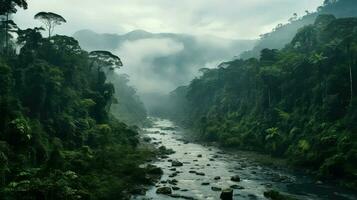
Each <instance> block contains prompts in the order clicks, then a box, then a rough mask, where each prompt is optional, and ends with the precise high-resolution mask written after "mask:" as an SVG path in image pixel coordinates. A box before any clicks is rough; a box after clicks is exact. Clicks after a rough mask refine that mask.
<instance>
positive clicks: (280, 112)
mask: <svg viewBox="0 0 357 200" xmlns="http://www.w3.org/2000/svg"><path fill="white" fill-rule="evenodd" d="M356 28H357V18H341V19H336V17H334V16H333V15H320V16H318V17H317V19H316V21H315V23H314V24H312V25H308V26H305V27H303V28H301V29H300V30H299V31H298V32H297V34H296V35H295V37H294V38H293V39H292V42H291V43H289V44H288V45H286V47H285V48H283V49H282V50H277V49H263V50H262V51H261V54H260V58H259V59H256V58H250V59H246V60H243V59H237V60H233V61H229V62H224V63H222V64H221V65H220V66H218V68H217V69H207V68H203V69H201V71H202V75H201V76H200V77H198V78H196V79H194V80H193V81H192V82H191V83H190V84H189V85H188V86H182V87H179V88H177V89H176V90H175V91H173V92H172V93H171V95H170V97H171V99H170V101H171V102H173V103H172V105H171V106H169V108H168V113H175V114H174V115H170V114H168V116H170V117H171V118H172V119H174V120H175V121H178V122H180V123H182V124H184V125H185V126H186V127H189V128H191V129H194V130H196V131H195V132H194V133H195V135H196V136H198V137H199V138H200V139H202V140H205V141H210V142H215V141H216V142H219V143H220V144H221V145H222V146H226V147H235V148H240V149H246V150H254V151H260V152H268V153H269V154H271V155H274V156H283V157H286V158H289V159H290V160H291V162H292V163H293V164H294V165H297V166H303V167H305V168H309V169H311V170H313V172H314V173H316V175H317V176H319V177H320V178H322V179H338V180H341V181H342V180H343V181H346V182H343V183H345V184H348V185H349V186H350V187H356V186H357V185H356V184H357V182H356V178H357V177H356V175H357V174H356V172H357V171H356V169H357V166H356V160H357V157H356V156H357V146H356V145H357V138H356V132H357V126H356V125H357V115H356V109H357V98H356V96H355V94H356V93H357V89H356V87H357V84H356V82H355V81H354V80H356V79H357V73H356V71H357V68H356V67H357V65H356V64H357V29H356Z"/></svg>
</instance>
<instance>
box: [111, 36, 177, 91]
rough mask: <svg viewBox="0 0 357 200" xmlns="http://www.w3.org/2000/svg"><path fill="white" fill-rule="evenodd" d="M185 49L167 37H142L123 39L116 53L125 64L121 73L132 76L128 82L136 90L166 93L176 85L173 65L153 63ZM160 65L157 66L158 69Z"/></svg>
mask: <svg viewBox="0 0 357 200" xmlns="http://www.w3.org/2000/svg"><path fill="white" fill-rule="evenodd" d="M183 50H184V45H183V44H182V43H179V42H176V41H174V40H173V39H170V38H160V39H141V40H135V41H126V42H124V43H123V44H122V45H121V46H119V47H118V50H117V51H116V52H115V53H116V54H117V55H120V57H121V59H122V61H123V62H124V64H125V66H124V67H123V68H122V70H121V72H123V73H126V74H128V75H129V76H130V77H131V82H132V83H134V85H135V87H136V88H138V90H139V92H145V93H165V92H168V91H170V90H172V89H174V88H175V87H176V86H177V85H176V83H175V82H174V81H173V80H176V78H175V76H179V74H177V73H176V71H175V69H176V68H177V67H176V66H172V64H171V65H166V66H156V65H155V64H154V61H155V60H156V59H159V58H162V57H167V56H170V55H174V54H177V53H179V52H181V51H183ZM158 68H160V69H158Z"/></svg>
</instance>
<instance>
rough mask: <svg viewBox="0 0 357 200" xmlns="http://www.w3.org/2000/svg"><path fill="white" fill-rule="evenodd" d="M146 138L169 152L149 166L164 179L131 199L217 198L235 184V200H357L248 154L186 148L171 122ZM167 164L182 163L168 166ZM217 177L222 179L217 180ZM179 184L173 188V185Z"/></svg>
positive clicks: (160, 124)
mask: <svg viewBox="0 0 357 200" xmlns="http://www.w3.org/2000/svg"><path fill="white" fill-rule="evenodd" d="M144 131H145V136H146V137H150V138H152V142H153V143H154V144H155V145H157V147H159V146H165V147H167V148H170V149H173V150H174V151H175V153H174V154H171V155H169V156H168V158H162V159H159V160H156V161H153V162H152V163H151V164H153V165H155V166H158V167H160V168H162V170H163V171H164V175H163V176H162V177H161V181H160V182H159V183H157V184H156V185H155V186H152V187H150V188H148V191H147V192H146V195H145V196H136V197H133V199H137V200H140V199H145V200H146V199H153V200H165V199H174V198H173V197H170V196H166V195H161V194H156V190H157V188H159V187H164V186H167V187H173V188H174V189H175V190H173V194H175V195H177V196H181V198H180V197H179V198H176V199H185V198H186V199H189V198H191V199H207V200H209V199H212V200H215V199H219V196H220V193H221V192H220V191H214V190H213V189H212V187H215V189H216V190H219V188H222V189H224V188H229V187H231V186H232V185H235V188H236V189H234V197H233V199H266V198H265V197H264V195H263V193H264V192H265V191H267V190H271V189H275V190H278V191H279V192H282V193H283V194H289V195H291V196H293V197H295V198H297V199H304V200H305V199H307V200H308V199H331V200H342V199H343V200H344V199H346V200H352V199H357V195H356V193H354V192H352V191H348V190H344V189H342V188H338V187H336V186H333V185H329V184H325V183H317V182H316V180H313V179H312V178H310V177H309V176H307V175H305V174H303V173H297V172H294V171H291V170H289V169H284V167H275V166H272V165H264V164H262V163H261V162H259V157H258V159H257V156H254V154H252V153H250V152H243V151H222V150H221V149H219V148H216V147H209V146H204V145H201V144H195V143H189V142H187V141H185V140H184V139H183V130H180V129H179V128H178V127H176V126H175V124H174V123H172V122H171V121H169V120H164V119H155V120H154V126H153V127H151V128H147V129H145V130H144ZM171 160H177V161H180V162H182V163H183V166H181V167H172V163H171ZM234 175H239V177H240V179H241V181H240V182H233V181H231V177H232V176H234ZM218 177H220V178H219V179H218ZM172 180H174V181H177V183H174V184H172V183H173V181H172ZM170 182H171V184H170Z"/></svg>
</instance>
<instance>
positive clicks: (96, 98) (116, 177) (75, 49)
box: [0, 0, 151, 200]
mask: <svg viewBox="0 0 357 200" xmlns="http://www.w3.org/2000/svg"><path fill="white" fill-rule="evenodd" d="M0 4H1V7H0V15H1V17H4V18H2V19H5V20H3V21H2V23H1V35H0V38H1V40H0V42H1V49H0V50H1V52H0V199H8V200H13V199H67V200H69V199H127V198H128V195H129V194H130V193H131V192H132V190H134V189H135V188H136V187H137V186H138V185H139V184H142V183H149V180H148V179H147V178H145V172H146V170H145V169H143V168H139V165H140V164H142V163H143V162H144V161H145V159H147V158H148V157H149V156H150V154H151V153H150V152H149V151H147V150H145V149H141V148H138V145H139V141H138V138H137V135H138V133H137V132H136V130H133V129H131V128H129V127H128V126H127V125H126V124H124V123H121V122H119V121H118V120H117V119H115V118H114V117H113V116H112V115H110V114H109V110H110V107H111V104H112V103H113V102H114V98H113V97H114V94H115V90H114V86H113V85H112V84H111V83H109V82H108V81H106V76H107V74H110V73H113V70H116V69H117V68H119V67H120V66H121V65H122V63H121V61H120V59H119V58H118V57H117V56H115V55H113V54H111V53H110V52H104V51H95V52H91V53H88V52H86V51H84V50H82V49H81V47H80V46H79V43H78V41H76V40H75V39H73V38H71V37H68V36H64V35H54V34H53V26H54V25H59V24H61V23H65V22H66V20H65V19H64V18H63V17H62V16H59V15H57V14H55V13H45V12H41V13H39V14H37V15H36V19H42V20H45V22H47V24H46V23H45V25H49V24H51V23H52V24H51V25H52V27H51V26H50V27H49V29H48V30H46V32H45V33H48V34H49V35H48V37H43V36H42V34H41V30H43V28H37V27H35V28H31V29H26V30H21V29H19V28H17V27H16V24H15V22H13V21H12V20H10V18H9V16H10V15H12V14H15V13H16V10H17V9H20V8H23V9H26V8H27V3H26V1H24V0H21V1H17V0H14V1H0ZM29 6H31V5H29Z"/></svg>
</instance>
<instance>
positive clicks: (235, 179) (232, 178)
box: [231, 175, 240, 182]
mask: <svg viewBox="0 0 357 200" xmlns="http://www.w3.org/2000/svg"><path fill="white" fill-rule="evenodd" d="M231 181H234V182H240V177H239V176H238V175H235V176H232V177H231Z"/></svg>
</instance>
